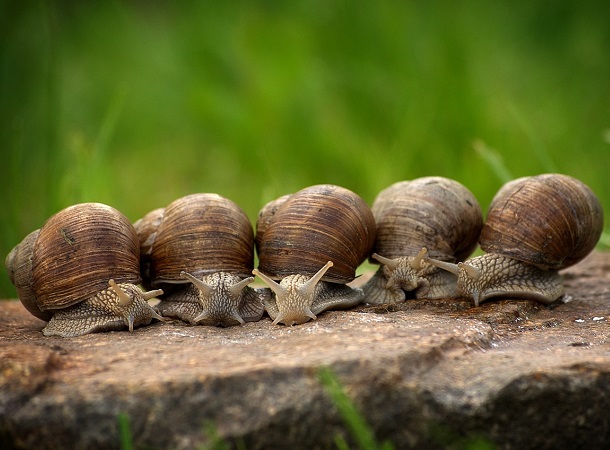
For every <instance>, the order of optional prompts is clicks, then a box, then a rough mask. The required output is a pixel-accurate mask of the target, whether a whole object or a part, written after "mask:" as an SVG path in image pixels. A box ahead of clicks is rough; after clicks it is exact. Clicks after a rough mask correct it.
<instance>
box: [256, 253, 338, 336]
mask: <svg viewBox="0 0 610 450" xmlns="http://www.w3.org/2000/svg"><path fill="white" fill-rule="evenodd" d="M332 265H333V263H332V262H331V261H328V262H327V263H326V264H325V265H324V267H322V268H321V269H320V270H319V271H318V272H317V273H316V274H315V275H314V276H313V277H308V276H305V275H289V276H287V277H285V278H283V279H282V281H281V282H280V283H279V284H278V283H276V282H275V281H274V280H272V279H271V278H269V277H268V276H266V275H265V274H263V273H261V272H259V271H258V270H256V269H255V270H253V271H252V273H253V274H255V275H257V276H259V277H260V278H261V279H262V280H263V281H264V282H265V283H266V284H267V285H268V286H269V288H271V290H272V291H273V293H274V294H275V304H276V306H277V316H276V317H275V318H274V320H273V323H274V324H278V323H284V324H285V325H288V326H291V325H294V324H301V323H305V322H307V321H309V320H310V319H315V318H316V315H315V314H314V313H313V311H312V309H311V308H312V305H313V304H314V302H315V300H316V286H317V284H318V282H319V281H320V280H321V279H322V277H323V276H324V274H325V273H326V271H327V270H328V269H330V268H331V267H332Z"/></svg>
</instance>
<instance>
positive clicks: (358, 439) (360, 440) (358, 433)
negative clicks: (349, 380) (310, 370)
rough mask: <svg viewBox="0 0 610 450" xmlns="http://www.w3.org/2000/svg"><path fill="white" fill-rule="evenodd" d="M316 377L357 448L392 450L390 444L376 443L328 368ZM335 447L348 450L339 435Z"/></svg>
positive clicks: (357, 411) (369, 428) (362, 418)
mask: <svg viewBox="0 0 610 450" xmlns="http://www.w3.org/2000/svg"><path fill="white" fill-rule="evenodd" d="M318 377H319V379H320V383H321V384H322V386H324V389H325V390H326V392H327V393H328V395H329V396H330V398H331V400H332V403H333V405H334V406H335V408H337V410H338V412H339V415H340V416H341V418H342V419H343V422H344V424H345V426H346V427H347V429H348V431H349V433H348V435H349V436H351V437H352V439H353V440H354V442H355V444H356V445H357V448H359V449H361V450H392V449H393V448H394V446H393V445H392V444H391V443H390V442H382V443H380V442H378V440H377V439H376V437H375V433H374V431H373V429H372V428H371V427H370V426H369V424H368V423H367V422H366V420H365V418H364V416H363V415H362V414H361V412H360V411H359V410H358V409H357V408H356V406H355V405H354V403H353V401H352V399H351V398H350V397H349V396H348V395H347V394H346V393H345V391H344V389H343V386H342V385H341V383H340V382H339V379H338V378H337V376H336V375H335V373H334V372H333V371H332V370H331V369H330V368H328V367H322V368H320V370H319V372H318ZM335 445H336V447H337V448H338V449H340V450H343V449H348V448H350V447H349V446H348V444H347V442H346V440H345V439H344V438H343V437H342V436H341V435H337V436H336V437H335Z"/></svg>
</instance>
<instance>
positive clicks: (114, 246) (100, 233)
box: [6, 203, 163, 337]
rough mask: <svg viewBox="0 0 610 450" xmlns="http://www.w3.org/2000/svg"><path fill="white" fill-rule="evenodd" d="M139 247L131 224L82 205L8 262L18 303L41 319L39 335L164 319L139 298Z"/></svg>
mask: <svg viewBox="0 0 610 450" xmlns="http://www.w3.org/2000/svg"><path fill="white" fill-rule="evenodd" d="M139 255H140V253H139V243H138V237H137V235H136V232H135V229H134V228H133V226H132V224H131V223H130V222H129V220H128V219H127V218H126V217H125V216H124V215H123V214H122V213H120V212H119V211H117V210H116V209H114V208H112V207H110V206H107V205H103V204H100V203H80V204H77V205H74V206H70V207H68V208H66V209H63V210H62V211H59V212H58V213H57V214H55V215H54V216H52V217H51V218H50V219H49V220H47V222H46V223H45V224H44V225H43V226H42V228H40V229H39V230H36V231H33V232H32V233H30V234H29V235H28V236H26V237H25V238H24V239H23V241H22V242H21V243H20V244H18V245H17V246H16V247H15V248H13V250H12V251H11V252H10V253H9V254H8V256H7V257H6V267H7V270H8V274H9V278H10V279H11V281H12V282H13V284H14V285H15V287H16V289H17V294H18V295H19V299H20V300H21V303H22V304H23V305H24V306H25V308H26V309H27V310H28V311H29V312H30V313H31V314H33V315H34V316H36V317H38V318H39V319H42V320H44V321H47V322H48V324H47V325H46V326H45V327H44V329H43V330H42V332H43V334H44V335H45V336H53V335H57V336H62V337H72V336H79V335H82V334H87V333H93V332H97V331H111V330H122V329H126V328H127V329H129V331H133V328H134V327H135V326H138V325H147V324H149V323H150V322H151V321H152V319H158V320H163V318H162V317H161V316H160V315H159V314H158V313H157V311H156V310H155V309H154V308H153V307H151V306H150V305H149V304H148V300H150V299H151V298H153V297H156V296H158V295H161V294H162V293H163V291H162V290H154V291H150V292H144V291H142V289H140V287H139V286H138V284H139V283H140V282H141V278H140V259H139Z"/></svg>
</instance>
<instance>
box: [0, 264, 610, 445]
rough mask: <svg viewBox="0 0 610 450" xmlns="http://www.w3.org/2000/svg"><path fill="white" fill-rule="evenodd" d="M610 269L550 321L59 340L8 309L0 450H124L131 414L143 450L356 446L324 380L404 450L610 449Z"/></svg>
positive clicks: (528, 306)
mask: <svg viewBox="0 0 610 450" xmlns="http://www.w3.org/2000/svg"><path fill="white" fill-rule="evenodd" d="M609 268H610V254H601V253H595V254H593V255H591V256H590V257H589V258H587V259H586V260H585V261H583V262H581V263H580V264H578V265H577V266H575V267H573V268H572V269H569V270H567V271H566V272H565V273H564V278H565V284H566V288H567V292H568V294H569V298H568V300H569V301H567V302H565V303H558V304H553V305H551V306H549V307H545V306H542V305H539V304H536V303H534V302H530V301H523V300H502V301H494V302H488V303H484V304H483V305H482V306H481V307H479V308H474V307H472V306H471V304H470V303H469V302H467V301H463V300H435V301H430V300H409V301H407V302H405V303H402V304H399V305H394V306H390V307H368V308H367V307H360V308H357V309H355V310H351V311H346V312H327V313H323V314H321V315H320V316H319V317H318V320H316V321H314V322H309V323H306V324H304V325H299V326H295V327H292V328H288V327H285V326H279V325H272V324H271V321H270V319H269V318H264V319H263V320H262V321H260V322H255V323H247V324H245V325H243V326H237V327H231V328H212V327H204V326H189V325H187V324H184V323H180V322H178V321H170V322H167V323H159V322H157V323H155V324H153V325H151V326H147V327H142V328H139V329H137V330H135V332H134V333H131V334H130V333H128V332H110V333H103V334H92V335H87V336H82V337H78V338H71V339H62V338H57V337H44V336H43V335H42V334H41V332H40V330H41V329H42V327H43V322H42V321H40V320H38V319H36V318H35V317H33V316H31V315H29V313H27V312H26V310H25V309H24V308H23V307H22V306H21V304H20V303H18V302H15V301H10V302H1V303H0V447H3V448H4V447H9V448H10V447H24V448H37V449H43V448H88V449H94V448H104V449H111V448H120V439H119V432H118V421H117V417H118V416H119V415H120V414H121V413H124V414H126V415H127V416H128V417H129V420H130V425H131V432H132V435H133V442H134V445H135V446H136V448H152V449H161V448H172V449H183V448H193V447H198V446H202V445H204V444H206V443H208V442H210V438H209V424H213V427H214V429H215V430H216V434H218V435H219V436H220V437H221V438H223V439H224V441H225V442H226V443H228V444H230V445H235V446H242V448H243V447H245V448H248V449H262V448H265V449H267V448H332V447H333V446H334V443H333V441H334V438H335V436H336V435H337V434H341V435H342V436H349V432H347V431H346V427H345V425H344V422H343V420H342V418H341V416H340V415H339V414H338V413H337V410H336V408H335V407H334V405H333V403H332V402H331V400H330V397H329V395H328V393H327V392H326V391H325V389H324V388H323V387H322V386H321V384H320V382H319V378H318V369H319V368H320V367H322V366H329V367H331V368H332V369H333V370H334V371H335V373H336V374H337V376H338V378H339V379H340V381H341V383H342V384H343V386H344V389H345V391H346V392H347V393H348V394H349V396H350V397H351V398H352V399H353V401H354V403H355V404H356V406H357V407H358V408H359V409H360V411H361V412H362V413H363V415H364V417H365V418H366V420H367V421H368V423H369V424H370V425H371V427H372V428H373V430H374V431H375V433H376V437H377V439H378V440H379V441H384V440H389V441H391V442H392V443H393V444H394V446H395V448H466V447H467V445H468V444H472V443H473V442H478V443H481V442H484V443H486V444H490V445H492V446H494V447H496V448H503V449H524V448H531V449H534V448H535V449H544V448H569V449H578V448H589V449H590V448H610V343H609V342H608V338H609V336H610V284H609V283H608V282H609V281H610V270H609ZM206 431H208V433H207V434H206ZM347 439H348V440H349V439H350V438H349V437H348V438H347Z"/></svg>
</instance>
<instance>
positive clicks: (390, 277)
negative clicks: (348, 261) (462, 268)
mask: <svg viewBox="0 0 610 450" xmlns="http://www.w3.org/2000/svg"><path fill="white" fill-rule="evenodd" d="M426 255H427V250H426V249H425V248H422V249H421V251H420V252H419V253H418V254H417V255H416V256H402V257H399V258H394V259H389V258H384V257H383V256H380V255H378V254H376V253H375V254H373V255H372V258H373V259H375V260H377V261H379V262H380V263H381V264H382V266H381V267H380V268H379V270H378V271H377V273H376V274H375V275H374V276H373V278H371V280H369V282H368V283H367V284H366V285H365V286H364V293H365V301H366V302H367V303H370V304H384V303H397V302H401V301H403V300H405V299H406V298H407V294H406V293H407V292H412V295H411V298H413V297H415V298H443V297H450V296H451V295H454V294H455V290H456V277H455V276H453V275H451V274H449V273H447V272H446V271H442V270H439V269H438V268H437V267H435V266H434V265H432V264H431V263H430V262H429V260H427V259H426Z"/></svg>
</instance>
